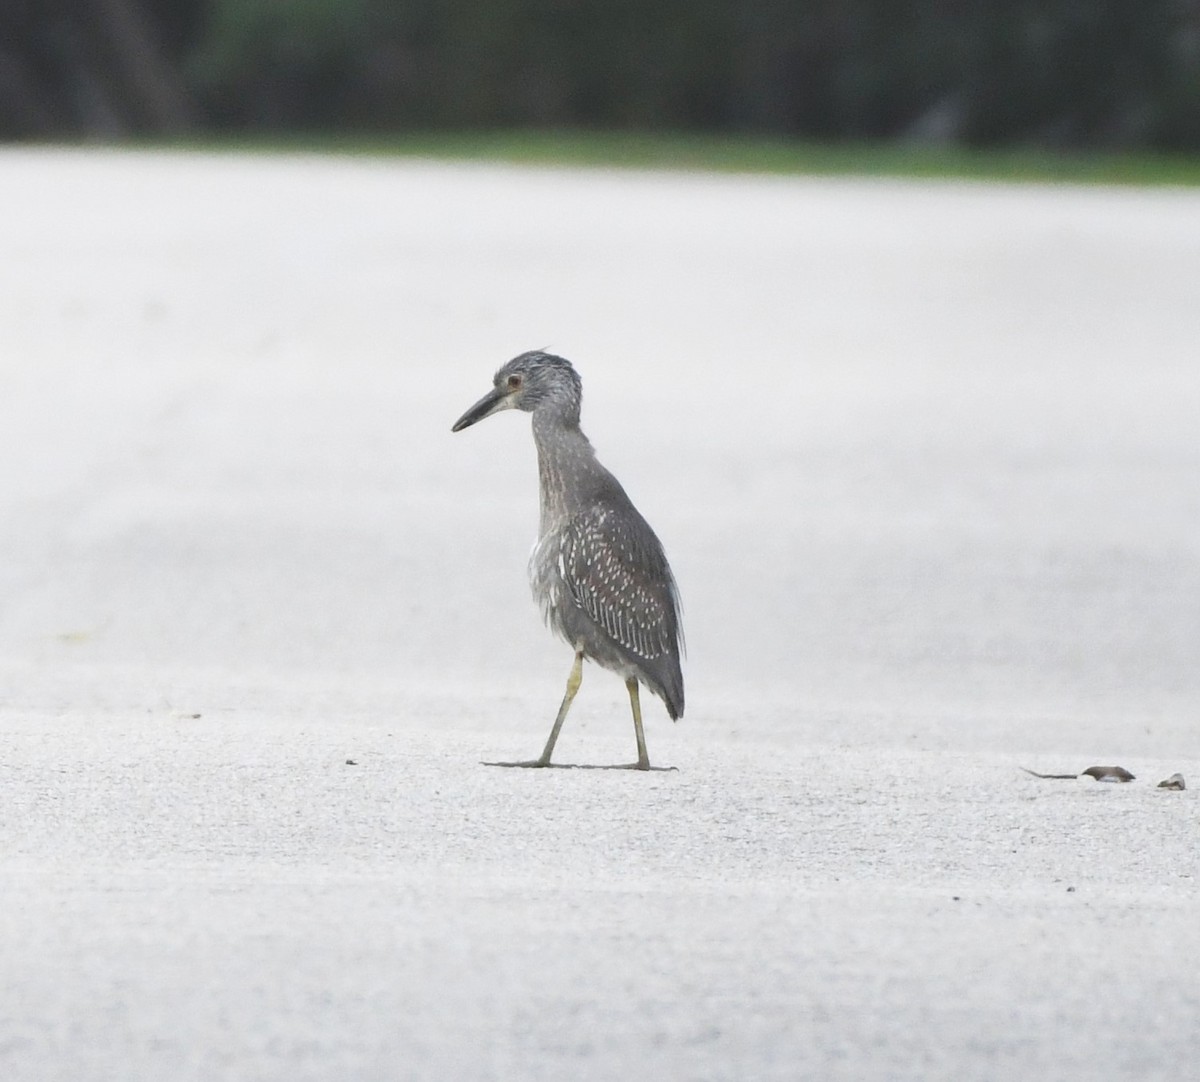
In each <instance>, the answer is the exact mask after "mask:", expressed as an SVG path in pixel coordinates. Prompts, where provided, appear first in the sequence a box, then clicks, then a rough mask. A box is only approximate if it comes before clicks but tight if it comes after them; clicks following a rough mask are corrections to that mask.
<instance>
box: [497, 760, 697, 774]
mask: <svg viewBox="0 0 1200 1082" xmlns="http://www.w3.org/2000/svg"><path fill="white" fill-rule="evenodd" d="M482 765H483V766H509V767H512V766H517V767H525V768H527V769H532V768H535V767H537V768H542V769H545V770H647V771H653V772H655V773H666V772H667V771H671V770H678V769H679V767H677V766H651V765H650V764H649V763H613V764H605V763H549V762H544V761H543V760H541V759H526V760H525V761H523V762H519V763H493V762H487V761H485V762H483V763H482Z"/></svg>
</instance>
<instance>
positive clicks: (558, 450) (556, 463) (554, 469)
mask: <svg viewBox="0 0 1200 1082" xmlns="http://www.w3.org/2000/svg"><path fill="white" fill-rule="evenodd" d="M533 441H534V443H535V444H536V445H537V453H538V481H539V484H540V488H541V512H542V531H543V532H545V530H546V529H547V528H549V527H550V526H551V524H552V523H554V522H556V521H559V520H561V519H563V518H566V517H568V516H570V515H571V514H573V513H574V512H575V511H576V510H577V509H578V508H577V505H578V504H579V503H580V502H581V501H582V500H583V499H585V498H586V496H587V494H588V492H589V490H590V486H589V485H588V484H587V482H588V480H589V479H590V478H591V477H592V476H593V475H594V474H595V473H596V471H597V470H598V469H600V468H601V467H600V465H599V463H597V461H596V452H595V451H593V450H592V445H591V443H590V442H589V441H588V438H587V436H585V435H584V434H583V431H582V430H581V429H580V427H579V422H578V421H570V420H566V421H564V419H563V418H561V417H557V416H550V417H546V416H539V414H538V413H537V412H536V411H535V412H534V414H533Z"/></svg>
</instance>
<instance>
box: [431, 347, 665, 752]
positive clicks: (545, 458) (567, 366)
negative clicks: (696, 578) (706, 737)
mask: <svg viewBox="0 0 1200 1082" xmlns="http://www.w3.org/2000/svg"><path fill="white" fill-rule="evenodd" d="M582 398H583V382H582V380H581V379H580V377H579V373H578V372H576V371H575V368H574V366H573V365H572V364H571V362H570V361H568V360H566V359H565V358H563V357H558V356H555V355H554V354H552V353H546V352H544V351H542V350H531V351H529V352H526V353H522V354H520V355H519V356H517V357H514V358H513V359H512V360H511V361H509V362H508V363H506V364H504V365H502V366H501V368H500V369H499V370H498V371H497V372H496V374H495V376H494V377H493V380H492V388H491V390H490V391H488V392H487V394H485V395H484V396H483V397H482V398H481V399H480V400H479V401H478V402H476V403H475V405H473V406H472V407H471V408H470V409H468V410H467V411H466V413H464V414H463V415H462V416H461V417H460V418H459V419H458V420H457V421H455V422H454V425H453V426H452V428H451V431H452V432H461V431H462V430H463V429H465V428H470V427H471V426H472V425H474V424H477V423H478V422H479V421H482V420H483V419H484V418H485V417H490V416H492V414H494V413H500V412H501V411H503V410H520V411H522V412H524V413H528V414H530V426H531V428H532V430H533V440H534V443H535V445H536V447H537V458H538V487H539V493H540V501H539V502H540V514H539V521H538V536H537V541H536V542H535V544H534V547H533V551H532V553H531V554H530V557H529V582H530V586H531V588H532V590H533V596H534V599H535V600H536V601H537V603H538V604H539V606H540V607H541V610H542V616H543V618H544V620H545V622H546V623H547V625H548V626H549V627H550V629H551V630H552V631H554V632H555V633H556V634H557V635H559V636H560V637H561V638H563V639H565V640H566V642H567V643H568V645H570V646H571V648H572V649H573V650H574V651H575V661H574V663H573V664H572V666H571V671H570V674H569V675H568V677H567V687H566V692H565V694H564V695H563V699H562V704H561V705H560V706H559V708H558V714H557V715H556V716H555V718H554V724H553V726H552V727H551V729H550V736H549V738H548V739H547V740H546V746H545V748H544V749H543V750H542V754H541V755H540V756H539V757H538V758H537V759H530V760H523V761H520V762H501V763H492V764H488V765H493V766H513V767H548V766H550V765H551V762H550V759H551V756H552V755H553V753H554V745H555V743H556V742H557V740H558V735H559V732H560V731H561V729H562V726H563V722H564V721H565V720H566V717H567V712H568V711H569V710H570V709H571V703H572V701H573V700H574V698H575V695H576V693H577V692H578V691H579V686H580V683H581V682H582V679H583V661H584V659H585V658H586V659H587V660H589V661H592V662H595V663H596V664H597V665H599V666H601V667H602V668H605V669H608V670H610V671H611V672H614V673H616V674H617V675H619V676H621V677H623V678H624V680H625V687H626V689H627V691H628V692H629V704H630V709H631V710H632V712H633V729H634V735H635V738H636V740H637V762H636V763H630V764H628V765H622V766H621V767H619V769H636V770H650V769H652V768H651V766H650V756H649V754H648V753H647V751H646V737H645V733H644V732H643V729H642V709H641V702H640V697H639V693H638V688H639V685H643V684H644V685H645V686H646V687H647V688H649V689H650V691H651V692H653V693H654V694H655V695H656V696H658V698H660V699H661V700H662V701H663V703H664V705H665V706H666V709H667V714H668V715H669V716H670V718H671V720H672V721H676V720H678V719H679V718H681V717H682V716H683V706H684V691H683V673H682V670H681V666H680V655H681V653H682V651H683V648H684V640H683V626H682V613H681V606H680V600H679V589H678V587H677V586H676V583H675V576H674V575H673V574H672V573H671V567H670V565H669V564H668V563H667V556H666V553H665V552H664V550H663V546H662V542H661V541H659V539H658V537H657V535H656V534H655V533H654V531H653V530H652V529H651V528H650V525H649V523H647V522H646V520H645V519H644V518H643V517H642V515H641V513H640V512H639V511H638V509H637V508H636V507H634V505H633V501H632V500H630V498H629V497H628V495H626V493H625V489H624V488H622V487H621V483H620V482H619V481H618V480H617V479H616V478H615V477H614V476H613V475H612V474H611V473H610V472H609V471H608V470H607V469H605V467H604V466H602V465H601V464H600V461H599V460H598V459H597V458H596V452H595V450H594V449H593V448H592V444H591V442H590V441H589V440H588V438H587V437H586V436H585V435H584V434H583V431H582V429H581V428H580V427H579V415H580V407H581V404H582Z"/></svg>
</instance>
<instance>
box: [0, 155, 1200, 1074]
mask: <svg viewBox="0 0 1200 1082" xmlns="http://www.w3.org/2000/svg"><path fill="white" fill-rule="evenodd" d="M0 201H2V204H3V205H4V206H5V207H6V208H7V212H6V214H5V215H4V216H3V217H2V218H0V251H2V252H3V253H4V259H3V260H0V553H2V554H3V560H2V562H0V599H2V605H0V853H2V857H0V860H2V863H0V962H2V965H0V974H2V976H0V982H2V983H0V1076H2V1077H3V1078H4V1079H6V1080H12V1082H26V1080H28V1082H33V1080H38V1082H41V1080H47V1082H49V1080H58V1079H72V1080H91V1079H106V1080H108V1079H111V1080H114V1082H116V1080H122V1082H125V1080H130V1082H132V1080H159V1079H172V1080H191V1079H195V1080H201V1079H203V1080H216V1079H231V1080H233V1079H237V1080H244V1079H270V1080H276V1079H278V1080H289V1082H290V1080H306V1079H313V1080H317V1079H320V1080H334V1079H338V1080H344V1079H354V1080H357V1079H362V1080H373V1079H379V1080H385V1079H388V1080H390V1079H463V1080H475V1079H480V1080H482V1079H568V1078H569V1079H617V1078H619V1079H630V1078H639V1079H641V1078H647V1079H648V1078H669V1079H728V1080H745V1079H799V1078H813V1079H863V1080H873V1079H914V1080H916V1079H956V1080H962V1079H1018V1078H1020V1079H1032V1078H1036V1079H1039V1080H1043V1079H1143V1078H1162V1077H1168V1076H1170V1075H1172V1073H1174V1076H1175V1077H1180V1078H1185V1077H1189V1076H1190V1074H1191V1073H1194V1072H1195V1070H1196V1054H1197V1053H1196V1050H1197V1048H1200V977H1198V976H1197V967H1198V965H1200V892H1198V885H1197V876H1198V874H1200V811H1198V804H1197V800H1200V664H1198V659H1200V482H1198V480H1197V479H1198V477H1200V424H1198V422H1197V418H1198V417H1200V353H1198V348H1197V342H1198V341H1200V303H1198V302H1197V298H1198V297H1200V193H1195V192H1172V191H1152V192H1140V191H1132V190H1130V191H1118V190H1105V189H1075V188H1058V189H1056V188H1044V187H1043V188H1036V187H999V186H987V185H966V184H917V183H904V182H883V181H879V182H876V181H825V180H803V179H800V180H784V179H747V178H712V177H704V176H665V175H649V174H647V175H640V174H636V173H604V172H599V171H592V172H583V171H580V172H569V171H568V172H553V171H538V170H522V169H515V168H501V167H490V166H455V167H448V166H442V165H436V164H428V163H413V162H407V163H406V162H378V161H369V160H363V161H354V160H322V159H305V158H294V157H282V156H280V157H262V158H250V157H245V158H242V157H232V156H231V157H215V156H214V157H205V156H193V155H184V154H176V155H151V154H115V153H105V152H59V151H53V150H40V151H14V150H7V151H3V152H2V153H0ZM533 346H549V347H551V348H553V349H555V350H557V351H559V352H562V353H563V354H565V355H567V356H569V357H571V358H572V359H574V360H575V362H576V363H577V365H578V367H579V368H580V370H581V372H582V374H583V376H584V382H585V408H584V426H585V430H586V431H587V432H588V433H589V435H590V436H591V438H592V440H593V442H594V443H595V444H596V446H597V448H598V450H599V452H600V455H601V458H602V459H603V460H604V461H605V462H606V463H607V464H608V465H609V466H610V467H611V468H613V469H614V471H615V472H616V473H617V474H618V476H620V477H621V478H622V480H623V481H624V482H625V485H626V488H627V489H628V490H629V491H630V493H631V495H632V496H633V497H634V499H635V500H636V501H637V502H638V503H639V505H640V506H641V507H642V509H643V511H644V512H645V513H646V515H647V517H648V518H649V519H650V520H651V522H652V523H653V524H654V525H655V528H656V529H657V531H658V533H659V534H660V536H661V537H662V538H663V540H664V542H665V543H666V545H667V549H668V552H669V554H670V556H671V559H672V562H673V564H674V567H675V570H676V573H677V576H678V578H679V580H680V584H681V587H682V590H683V595H684V603H685V620H686V628H687V634H688V643H689V655H688V664H687V668H686V675H687V679H688V713H687V717H686V718H685V719H684V720H683V721H681V722H680V723H679V724H678V725H675V726H672V725H671V724H670V723H669V722H668V721H667V720H666V716H665V712H664V711H663V710H662V709H661V706H660V704H658V703H657V702H656V701H652V700H651V701H647V703H646V705H647V714H648V739H649V743H650V752H651V756H652V758H653V759H654V760H655V761H656V762H657V763H659V764H662V765H664V766H667V765H669V766H674V767H677V768H678V769H677V770H675V771H670V772H661V773H653V774H650V775H641V774H635V773H628V772H613V771H592V770H586V771H585V770H555V771H538V772H533V771H528V772H527V771H502V770H496V769H494V768H487V767H484V766H482V765H480V760H483V759H490V758H496V757H500V758H503V757H512V756H518V757H520V756H527V755H531V754H534V753H536V752H537V751H538V750H539V749H540V747H541V744H542V741H543V740H544V738H545V734H546V731H547V730H548V727H549V723H550V720H551V718H552V716H553V712H554V709H555V707H556V706H557V703H558V699H559V697H560V695H561V691H562V684H563V681H564V679H565V677H566V672H567V669H568V667H569V663H570V654H569V651H568V650H567V649H566V648H565V647H564V646H562V645H561V644H560V643H557V642H555V641H554V640H553V639H552V638H551V637H550V636H549V635H548V634H547V633H546V632H545V631H544V629H543V628H542V627H541V625H540V622H539V619H538V616H537V613H536V610H535V608H534V606H533V604H532V602H531V601H530V599H529V596H528V591H527V586H526V582H525V575H524V566H525V560H526V556H527V553H528V549H529V544H530V542H531V540H532V536H533V531H534V527H535V523H536V494H535V479H536V473H535V465H534V457H533V450H532V446H531V441H530V438H529V433H528V422H527V421H526V419H525V418H523V417H520V416H518V415H515V414H510V415H504V416H501V417H498V418H496V419H494V420H490V421H488V422H487V423H486V424H484V425H481V426H479V427H478V428H474V429H471V430H470V431H468V432H465V433H462V434H459V435H455V436H452V435H451V434H450V432H449V426H450V423H451V422H452V421H453V420H454V418H455V417H456V416H458V414H459V413H460V412H461V411H462V410H463V409H464V408H465V407H466V406H467V405H469V404H470V403H471V402H473V401H474V400H475V399H476V398H477V397H478V395H479V394H481V393H482V391H483V390H484V389H485V388H486V386H487V385H488V381H489V380H490V376H491V372H492V371H493V369H494V368H495V367H496V366H497V365H498V364H499V363H501V362H502V361H504V360H505V359H507V358H508V357H509V356H511V355H513V354H515V353H517V352H520V351H521V350H523V349H526V348H530V347H533ZM631 728H632V727H631V726H630V724H629V721H628V717H627V707H626V704H625V702H624V689H623V688H622V686H621V683H620V681H619V680H617V679H615V678H613V677H612V676H611V675H609V674H606V673H604V672H602V671H598V670H595V669H589V670H588V671H587V672H586V673H585V678H584V686H583V691H582V692H581V695H580V698H579V700H578V701H577V705H576V709H575V712H574V714H573V716H572V718H571V720H570V721H569V722H568V726H567V729H566V731H565V733H564V736H563V739H562V741H561V743H560V745H559V746H560V755H561V758H562V760H563V761H564V762H568V763H585V764H605V763H617V762H623V761H628V760H629V759H630V758H631V757H632V756H633V751H634V749H633V738H632V732H631V731H630V730H631ZM1096 763H1102V764H1107V763H1119V764H1121V765H1124V766H1126V767H1127V768H1129V769H1130V770H1132V771H1133V772H1134V773H1135V774H1136V775H1137V780H1136V781H1135V782H1133V783H1130V784H1128V785H1105V784H1100V783H1096V782H1092V781H1091V780H1089V779H1084V780H1081V781H1074V782H1072V781H1057V782H1052V781H1038V780H1036V779H1034V778H1031V777H1029V776H1028V775H1025V774H1022V773H1021V772H1020V771H1019V770H1018V769H1017V767H1018V765H1027V766H1030V767H1033V768H1034V769H1039V770H1043V771H1053V772H1058V771H1066V770H1070V771H1075V770H1080V769H1082V768H1084V767H1087V766H1090V765H1093V764H1096ZM1176 771H1181V772H1182V773H1183V774H1184V775H1185V776H1186V777H1187V778H1188V780H1189V782H1191V783H1192V785H1193V788H1191V789H1188V790H1186V791H1184V792H1167V791H1165V790H1160V789H1158V788H1156V783H1157V782H1158V781H1159V780H1160V779H1161V778H1164V777H1166V776H1167V775H1169V774H1171V773H1174V772H1176Z"/></svg>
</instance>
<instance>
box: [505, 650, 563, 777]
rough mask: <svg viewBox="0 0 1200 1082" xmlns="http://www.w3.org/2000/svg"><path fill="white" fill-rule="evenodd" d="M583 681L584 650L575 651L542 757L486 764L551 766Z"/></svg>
mask: <svg viewBox="0 0 1200 1082" xmlns="http://www.w3.org/2000/svg"><path fill="white" fill-rule="evenodd" d="M582 683H583V651H582V650H576V651H575V664H574V665H572V666H571V674H570V675H569V676H568V677H567V691H566V694H565V695H563V701H562V705H561V706H560V707H559V708H558V716H557V717H556V718H555V719H554V725H553V727H552V728H551V729H550V736H549V738H548V739H547V740H546V746H545V747H544V748H543V749H542V754H541V757H540V758H537V759H529V760H526V761H525V762H521V763H486V764H484V765H485V766H549V765H550V756H551V755H552V754H553V753H554V745H555V744H556V743H557V742H558V733H559V730H560V729H561V728H562V725H563V722H564V721H566V720H567V711H568V710H570V709H571V703H572V702H573V701H574V699H575V693H576V692H577V691H578V690H579V685H580V684H582Z"/></svg>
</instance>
